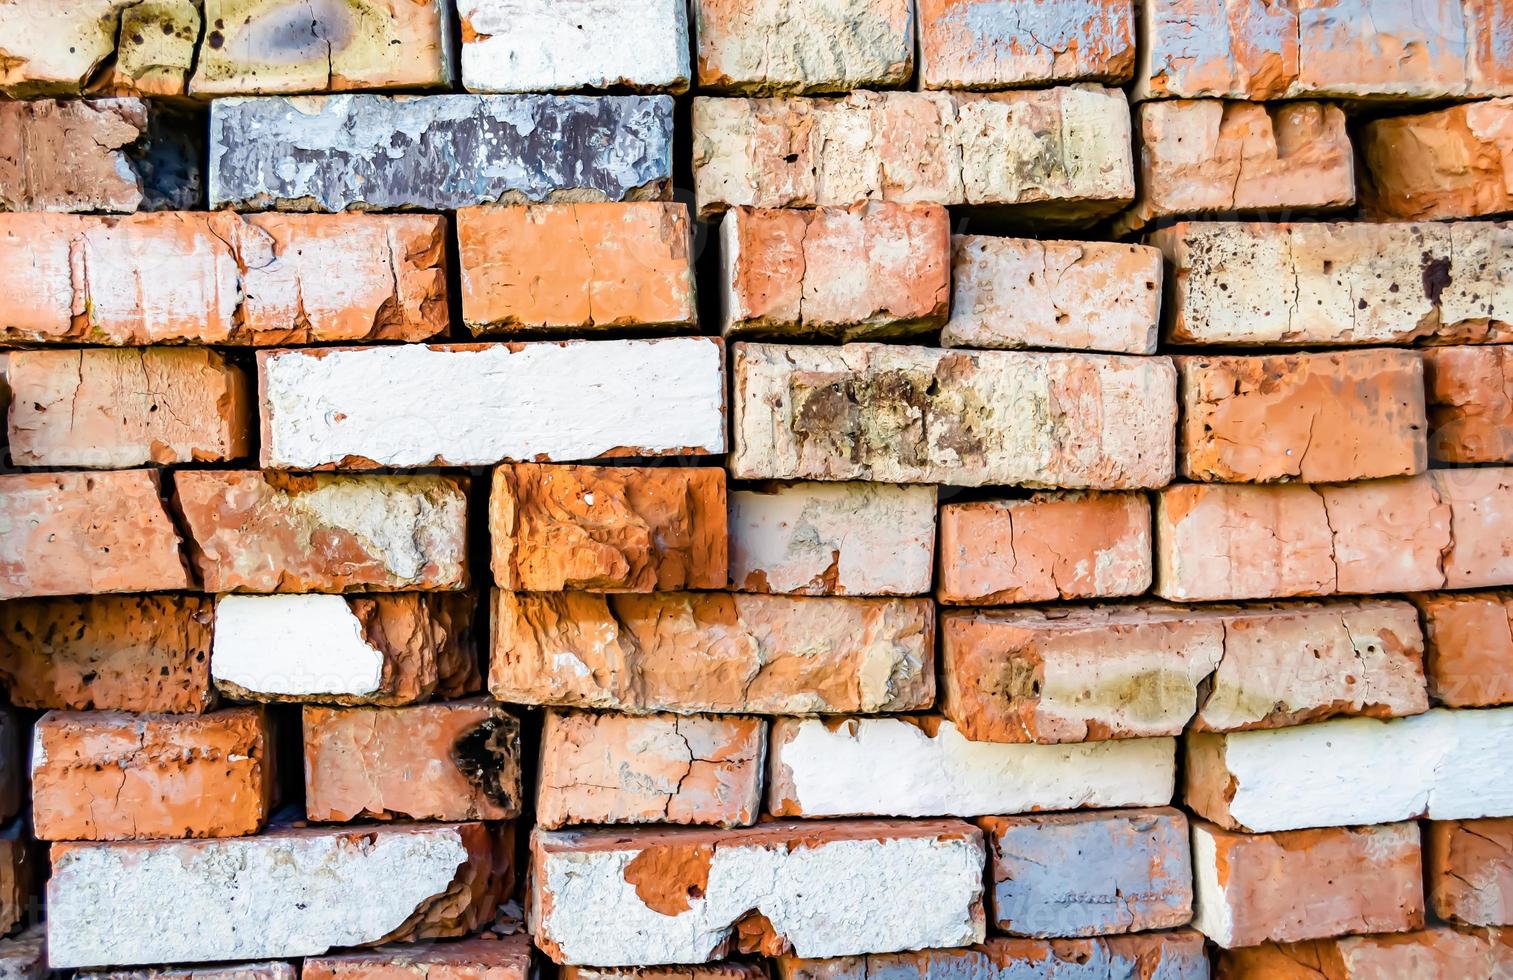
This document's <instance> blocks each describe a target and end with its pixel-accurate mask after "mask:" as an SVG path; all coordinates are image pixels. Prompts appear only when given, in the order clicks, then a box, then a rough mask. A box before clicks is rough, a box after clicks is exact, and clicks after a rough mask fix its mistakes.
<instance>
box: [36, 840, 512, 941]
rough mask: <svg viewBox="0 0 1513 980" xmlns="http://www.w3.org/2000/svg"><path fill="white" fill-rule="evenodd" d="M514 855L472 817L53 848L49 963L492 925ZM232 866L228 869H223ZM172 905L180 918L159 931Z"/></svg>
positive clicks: (435, 933) (421, 934) (409, 936)
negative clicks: (228, 871) (455, 820)
mask: <svg viewBox="0 0 1513 980" xmlns="http://www.w3.org/2000/svg"><path fill="white" fill-rule="evenodd" d="M509 861H510V857H509V852H508V850H507V849H506V848H504V847H503V846H502V844H501V842H500V841H498V840H497V839H496V832H495V831H492V830H490V829H489V828H487V827H485V826H484V825H483V824H478V823H465V824H416V825H410V826H402V827H363V828H359V829H355V830H344V829H326V828H321V829H313V828H312V829H304V830H276V831H270V832H268V833H265V834H261V835H259V836H256V837H247V838H233V839H223V840H210V841H177V842H163V841H156V842H154V841H141V842H136V841H134V842H130V843H120V844H55V845H53V849H52V866H53V875H52V878H51V880H49V882H48V886H47V898H48V903H47V907H48V933H49V943H48V960H49V962H50V963H51V964H52V966H53V967H54V968H61V967H81V966H106V965H128V964H137V963H141V964H149V963H162V962H204V961H214V960H235V959H257V958H268V957H279V958H282V957H289V956H304V955H316V954H319V953H324V952H325V951H326V950H328V949H330V948H332V947H334V946H356V945H361V944H364V943H374V942H379V941H385V940H407V941H413V940H420V939H435V938H442V937H448V936H459V935H464V934H466V933H468V932H471V931H473V930H474V929H476V928H478V927H479V926H480V925H482V924H484V923H486V922H489V921H492V919H493V916H494V913H495V910H496V906H497V904H498V902H499V900H500V898H501V897H502V895H501V893H502V892H503V891H505V890H507V884H508V882H507V877H508V875H507V869H508V867H509ZM228 866H230V867H236V868H237V873H236V874H235V875H228V874H225V873H224V872H218V871H217V869H223V868H226V867H228ZM168 912H174V913H175V915H176V918H178V919H179V920H180V921H182V922H184V923H185V924H186V925H187V926H188V927H187V928H182V929H164V928H161V927H160V926H158V925H157V923H160V922H162V921H163V919H162V916H163V915H165V914H167V913H168Z"/></svg>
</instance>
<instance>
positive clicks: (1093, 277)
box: [940, 235, 1162, 354]
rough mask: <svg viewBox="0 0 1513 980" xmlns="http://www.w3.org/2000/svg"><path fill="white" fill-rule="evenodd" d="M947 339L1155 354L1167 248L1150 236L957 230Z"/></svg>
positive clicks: (961, 343)
mask: <svg viewBox="0 0 1513 980" xmlns="http://www.w3.org/2000/svg"><path fill="white" fill-rule="evenodd" d="M951 275H952V279H953V284H952V285H953V294H952V298H951V318H950V320H949V321H948V322H947V323H946V326H945V329H944V330H943V331H941V335H940V342H941V345H942V346H944V347H977V348H983V347H987V348H1015V347H1049V348H1055V349H1061V350H1096V351H1109V352H1111V353H1115V354H1120V353H1122V354H1154V353H1155V352H1156V323H1157V314H1158V310H1159V308H1160V305H1161V280H1162V274H1161V255H1160V253H1158V252H1157V251H1156V250H1155V249H1153V248H1150V247H1148V246H1144V245H1118V244H1114V243H1112V242H1058V241H1039V240H1036V239H1032V238H999V237H990V236H987V235H957V236H955V237H954V238H953V239H952V267H951Z"/></svg>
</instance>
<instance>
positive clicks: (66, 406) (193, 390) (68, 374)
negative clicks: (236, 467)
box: [6, 347, 255, 469]
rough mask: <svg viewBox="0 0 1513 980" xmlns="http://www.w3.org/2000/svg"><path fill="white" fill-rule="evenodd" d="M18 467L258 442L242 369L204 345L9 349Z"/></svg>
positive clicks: (165, 455)
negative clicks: (253, 431) (124, 348)
mask: <svg viewBox="0 0 1513 980" xmlns="http://www.w3.org/2000/svg"><path fill="white" fill-rule="evenodd" d="M9 359H10V364H9V366H8V367H7V369H6V380H7V381H8V382H9V384H10V388H11V394H12V398H13V399H14V400H13V402H12V405H11V411H10V423H9V427H8V428H9V433H10V456H11V462H12V463H14V464H15V465H17V466H87V467H95V468H102V469H110V468H116V469H121V468H125V467H130V466H142V465H145V464H148V463H157V464H160V465H162V464H168V463H188V462H197V463H198V462H221V461H225V460H233V459H239V458H241V457H243V456H246V455H247V454H248V452H250V450H251V435H252V427H253V424H254V423H253V420H252V418H251V415H252V413H253V412H254V411H255V409H253V408H252V406H251V404H250V402H251V385H250V383H249V379H248V378H247V375H246V373H245V372H244V371H242V369H241V368H239V367H237V366H236V365H234V364H231V363H230V362H228V361H227V360H226V358H225V357H224V356H222V355H221V354H218V353H216V352H215V351H212V350H208V349H205V348H189V347H186V348H181V349H172V348H163V347H139V348H134V349H131V350H99V349H94V350H34V351H11V353H10V357H9Z"/></svg>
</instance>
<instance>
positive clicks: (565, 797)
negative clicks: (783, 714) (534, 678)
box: [536, 711, 767, 828]
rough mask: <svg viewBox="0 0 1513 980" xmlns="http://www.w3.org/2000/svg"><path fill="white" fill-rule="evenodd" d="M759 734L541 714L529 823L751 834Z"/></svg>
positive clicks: (688, 721)
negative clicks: (665, 826)
mask: <svg viewBox="0 0 1513 980" xmlns="http://www.w3.org/2000/svg"><path fill="white" fill-rule="evenodd" d="M766 733H767V726H766V722H764V721H763V720H762V719H760V718H746V717H719V716H699V715H695V716H686V717H679V716H677V715H646V716H642V717H634V716H631V715H618V714H591V713H588V712H563V711H548V712H547V713H546V722H545V725H544V726H543V728H542V730H541V767H540V775H539V776H538V777H537V778H538V788H537V795H536V822H537V824H538V825H539V826H542V827H547V828H555V827H561V826H563V825H564V824H578V823H613V824H621V823H627V824H629V823H674V824H707V825H712V826H717V827H737V826H748V825H750V824H752V823H755V822H756V818H757V813H758V812H759V810H760V809H761V793H762V760H763V756H764V754H765V739H766Z"/></svg>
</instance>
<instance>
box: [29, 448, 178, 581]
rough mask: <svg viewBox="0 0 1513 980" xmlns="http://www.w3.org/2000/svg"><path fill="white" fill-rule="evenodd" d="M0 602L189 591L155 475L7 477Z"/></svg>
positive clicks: (114, 473) (134, 472) (116, 472)
mask: <svg viewBox="0 0 1513 980" xmlns="http://www.w3.org/2000/svg"><path fill="white" fill-rule="evenodd" d="M0 527H4V528H6V533H5V534H4V535H3V538H4V542H3V543H0V599H18V598H24V597H27V596H51V595H71V594H75V593H97V592H150V591H153V590H156V589H185V588H188V587H189V584H190V580H189V575H188V572H187V570H186V569H185V567H184V560H183V557H182V556H181V554H180V551H179V543H180V542H179V535H178V532H177V531H176V530H175V529H174V526H173V521H172V520H171V519H170V518H169V516H168V511H167V508H166V507H165V506H164V505H163V499H162V496H161V490H160V483H159V478H158V474H157V473H156V472H154V471H151V470H113V471H109V472H104V473H13V474H9V475H6V476H0Z"/></svg>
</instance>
